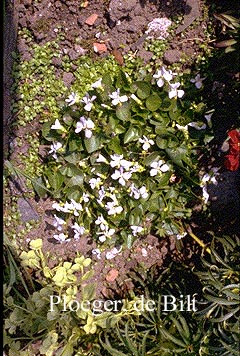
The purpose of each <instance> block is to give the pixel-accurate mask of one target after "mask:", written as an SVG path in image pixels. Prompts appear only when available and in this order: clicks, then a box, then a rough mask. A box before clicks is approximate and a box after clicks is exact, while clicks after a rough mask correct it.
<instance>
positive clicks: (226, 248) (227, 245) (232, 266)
mask: <svg viewBox="0 0 240 356" xmlns="http://www.w3.org/2000/svg"><path fill="white" fill-rule="evenodd" d="M211 245H212V248H211V250H212V258H211V260H210V261H207V260H206V259H204V260H203V261H202V262H203V268H204V270H203V271H198V272H196V274H197V275H198V277H199V278H200V279H201V282H202V284H203V297H204V300H205V301H204V302H203V306H202V308H201V310H199V311H198V313H197V315H198V317H199V318H200V319H201V320H203V321H204V324H205V328H206V329H207V330H208V333H207V334H208V339H209V350H212V352H218V355H229V356H230V355H237V353H238V352H239V336H240V330H239V317H240V312H239V310H240V307H239V302H240V297H239V290H240V284H239V275H240V269H239V257H240V250H239V238H238V237H237V236H233V237H229V236H224V237H221V238H220V237H214V238H213V240H212V244H211Z"/></svg>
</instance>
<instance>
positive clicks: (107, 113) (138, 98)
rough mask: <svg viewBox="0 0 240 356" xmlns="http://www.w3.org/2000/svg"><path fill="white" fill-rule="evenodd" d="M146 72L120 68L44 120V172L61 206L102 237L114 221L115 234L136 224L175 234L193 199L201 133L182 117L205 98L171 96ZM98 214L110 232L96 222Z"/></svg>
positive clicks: (125, 233) (121, 236) (64, 214)
mask: <svg viewBox="0 0 240 356" xmlns="http://www.w3.org/2000/svg"><path fill="white" fill-rule="evenodd" d="M141 78H142V79H141V80H140V79H137V80H133V79H132V78H131V77H130V76H129V75H128V74H126V73H124V71H122V70H119V71H118V73H111V75H110V74H105V75H103V77H102V78H100V79H99V77H98V78H97V79H98V81H97V82H96V83H91V85H93V86H92V87H91V85H89V86H88V87H87V88H89V91H88V93H87V94H86V93H85V94H86V96H84V97H83V99H80V98H81V95H82V92H81V91H78V90H76V91H75V92H71V95H70V96H69V98H68V99H66V100H67V101H68V102H69V105H65V106H63V108H62V111H61V115H60V116H59V118H58V120H54V118H53V119H52V120H50V121H48V122H46V123H45V124H44V125H43V128H42V135H43V138H44V143H48V144H51V146H50V149H51V150H50V155H49V157H48V160H47V162H46V163H47V164H46V165H45V169H44V180H45V185H46V186H47V188H48V189H49V190H51V191H52V192H53V197H54V198H55V199H56V200H57V201H58V202H59V203H58V204H57V205H56V209H57V211H60V212H61V218H64V219H67V220H68V221H69V220H71V221H72V223H74V222H76V223H77V224H78V225H79V226H82V227H84V229H85V232H86V233H88V232H90V231H91V234H92V236H95V238H96V237H97V236H99V235H100V236H102V235H103V237H102V240H106V239H109V238H110V236H109V235H108V234H107V232H108V231H109V230H110V229H112V230H111V231H113V230H114V236H113V237H112V238H111V240H112V242H114V241H116V240H118V242H120V243H126V241H127V239H128V238H129V237H130V236H131V235H132V231H131V226H133V227H134V226H139V227H140V229H141V232H142V233H144V234H147V233H149V232H150V231H154V232H155V233H157V234H158V235H160V236H164V235H166V234H174V233H175V234H178V233H179V232H180V231H182V224H181V219H184V218H186V217H190V216H191V209H190V208H189V207H188V205H189V203H190V202H191V201H193V200H195V199H196V196H195V195H194V193H193V192H192V189H194V188H195V187H197V186H198V184H199V177H198V172H197V153H196V150H195V147H196V145H199V144H201V143H202V138H203V136H204V135H202V134H198V135H197V134H196V132H195V131H196V130H194V129H193V130H192V132H193V133H194V135H195V137H194V136H193V137H192V136H191V134H190V133H189V131H188V129H187V126H185V127H181V126H179V123H180V124H181V122H182V120H183V118H184V121H185V124H186V123H189V122H190V121H191V120H192V119H193V117H194V112H196V115H198V116H200V117H201V116H202V113H203V111H204V105H203V107H201V108H200V109H199V110H197V108H196V105H192V104H191V102H189V101H186V103H185V101H184V100H181V101H179V100H178V99H177V98H176V97H173V98H171V99H170V98H169V88H168V84H166V85H165V86H164V87H163V88H159V87H158V86H156V85H155V83H154V81H153V79H152V76H151V75H149V74H147V73H146V72H145V74H144V75H143V73H141ZM95 79H96V78H95ZM179 85H180V84H179ZM90 88H91V89H90ZM176 95H177V92H176ZM91 98H92V99H91ZM114 98H115V99H114ZM121 100H122V101H121ZM203 120H204V119H203ZM149 142H150V143H149ZM56 145H58V148H57V149H55V148H54V147H57V146H56ZM51 153H52V156H51ZM124 165H125V166H124ZM154 167H155V168H156V169H155V168H154ZM175 178H177V180H178V181H180V183H178V184H175V182H174V179H175ZM141 189H142V191H143V190H144V191H145V194H143V193H139V191H140V190H141ZM86 194H87V196H88V198H87V199H85V195H86ZM69 201H71V202H72V204H75V203H76V204H80V205H78V206H79V211H80V212H81V214H79V213H78V214H74V215H75V216H73V212H74V209H65V206H66V204H68V203H67V202H69ZM74 201H75V203H74ZM199 201H201V197H199ZM99 217H103V218H104V220H105V222H104V225H105V228H104V229H103V228H101V230H102V231H103V230H106V232H105V233H102V232H101V230H100V231H99V227H98V226H96V224H95V223H94V221H96V220H97V219H98V218H99ZM66 228H67V226H66ZM111 235H112V234H111ZM133 236H135V235H134V233H133ZM100 240H101V239H100Z"/></svg>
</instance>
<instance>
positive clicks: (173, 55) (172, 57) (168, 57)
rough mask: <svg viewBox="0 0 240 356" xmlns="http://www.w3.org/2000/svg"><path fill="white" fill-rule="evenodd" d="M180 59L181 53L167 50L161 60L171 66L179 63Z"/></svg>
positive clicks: (175, 50)
mask: <svg viewBox="0 0 240 356" xmlns="http://www.w3.org/2000/svg"><path fill="white" fill-rule="evenodd" d="M180 59H181V52H180V51H178V50H177V49H169V50H167V51H166V52H165V53H164V57H163V60H164V62H165V63H166V64H173V63H177V62H179V61H180Z"/></svg>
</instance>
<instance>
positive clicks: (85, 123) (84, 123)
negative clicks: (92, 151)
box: [75, 116, 95, 138]
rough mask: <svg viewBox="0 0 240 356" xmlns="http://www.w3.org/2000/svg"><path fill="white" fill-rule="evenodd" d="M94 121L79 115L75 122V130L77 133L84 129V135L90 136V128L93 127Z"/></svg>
mask: <svg viewBox="0 0 240 356" xmlns="http://www.w3.org/2000/svg"><path fill="white" fill-rule="evenodd" d="M94 126H95V125H94V122H93V121H92V120H91V119H86V118H85V117H84V116H81V117H80V119H79V121H78V122H77V124H76V129H75V132H76V133H79V132H81V131H82V130H84V131H85V137H86V138H90V137H92V129H94Z"/></svg>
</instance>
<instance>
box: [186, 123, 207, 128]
mask: <svg viewBox="0 0 240 356" xmlns="http://www.w3.org/2000/svg"><path fill="white" fill-rule="evenodd" d="M188 126H191V127H193V128H194V129H196V130H205V129H206V127H207V125H206V124H204V123H201V125H200V124H198V123H197V122H190V123H189V124H188Z"/></svg>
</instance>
